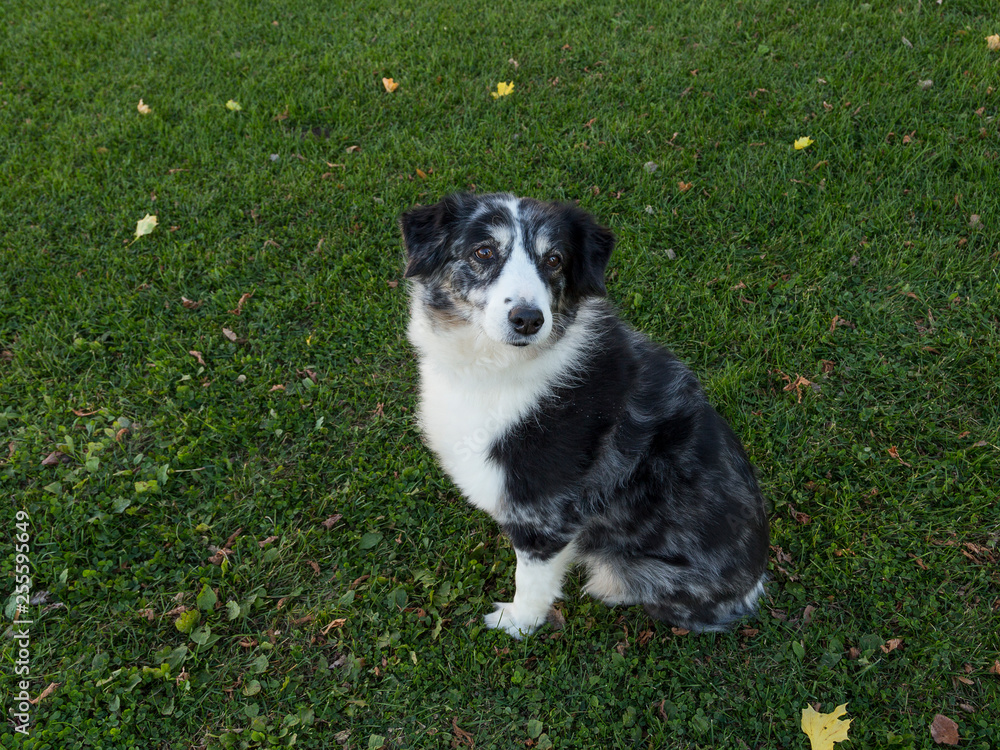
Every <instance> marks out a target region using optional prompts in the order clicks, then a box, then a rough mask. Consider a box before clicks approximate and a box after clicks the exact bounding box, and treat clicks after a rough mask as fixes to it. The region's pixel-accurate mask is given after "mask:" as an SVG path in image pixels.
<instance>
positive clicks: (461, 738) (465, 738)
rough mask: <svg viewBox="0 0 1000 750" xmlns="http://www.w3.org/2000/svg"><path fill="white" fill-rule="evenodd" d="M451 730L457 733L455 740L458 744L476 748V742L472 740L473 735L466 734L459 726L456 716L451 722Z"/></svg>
mask: <svg viewBox="0 0 1000 750" xmlns="http://www.w3.org/2000/svg"><path fill="white" fill-rule="evenodd" d="M451 728H452V729H453V730H454V731H455V740H456V742H457V744H461V745H465V744H468V746H469V747H475V746H476V742H475V740H474V739H473V738H472V735H471V734H469V733H468V732H466V731H465V730H464V729H462V728H461V727H459V726H458V717H457V716H454V717H452V720H451Z"/></svg>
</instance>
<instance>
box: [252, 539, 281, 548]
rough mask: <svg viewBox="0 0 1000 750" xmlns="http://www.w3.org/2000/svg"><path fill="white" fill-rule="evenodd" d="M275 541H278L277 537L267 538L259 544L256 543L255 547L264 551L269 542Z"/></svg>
mask: <svg viewBox="0 0 1000 750" xmlns="http://www.w3.org/2000/svg"><path fill="white" fill-rule="evenodd" d="M277 540H278V537H276V536H269V537H268V538H267V539H262V540H260V541H259V542H257V546H258V547H260V548H261V549H264V547H266V546H267V545H269V544H270V543H271V542H275V541H277Z"/></svg>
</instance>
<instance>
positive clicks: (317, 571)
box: [306, 560, 320, 620]
mask: <svg viewBox="0 0 1000 750" xmlns="http://www.w3.org/2000/svg"><path fill="white" fill-rule="evenodd" d="M306 562H307V563H309V567H310V568H312V569H313V573H315V574H316V575H319V574H320V567H319V563H318V562H316V561H315V560H306ZM307 616H308V617H309V619H310V620H311V619H312V615H307Z"/></svg>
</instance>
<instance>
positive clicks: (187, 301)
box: [181, 297, 202, 310]
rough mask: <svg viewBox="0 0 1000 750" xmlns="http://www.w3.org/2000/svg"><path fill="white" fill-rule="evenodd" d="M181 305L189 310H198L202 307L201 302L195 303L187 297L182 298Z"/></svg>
mask: <svg viewBox="0 0 1000 750" xmlns="http://www.w3.org/2000/svg"><path fill="white" fill-rule="evenodd" d="M181 304H182V305H184V307H185V308H187V309H188V310H197V309H198V308H199V307H201V305H202V302H201V300H198V301H197V302H195V301H194V300H192V299H188V298H187V297H181Z"/></svg>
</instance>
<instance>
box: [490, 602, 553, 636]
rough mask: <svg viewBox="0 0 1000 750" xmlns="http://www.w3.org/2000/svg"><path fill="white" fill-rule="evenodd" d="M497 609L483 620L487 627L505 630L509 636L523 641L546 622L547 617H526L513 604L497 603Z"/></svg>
mask: <svg viewBox="0 0 1000 750" xmlns="http://www.w3.org/2000/svg"><path fill="white" fill-rule="evenodd" d="M494 605H495V606H496V609H495V610H494V611H493V612H492V613H491V614H488V615H486V617H484V618H483V621H484V622H485V623H486V627H488V628H492V629H494V630H503V631H504V632H505V633H507V635H509V636H511V637H512V638H516V639H517V640H521V639H522V638H524V637H525V636H526V635H531V634H532V633H534V632H535V631H536V630H538V628H540V627H541V626H542V624H543V623H544V622H545V616H544V615H543V616H541V617H530V616H529V617H525V616H524V615H523V614H521V613H519V612H518V610H517V608H516V607H515V606H514V604H513V603H512V602H495V603H494Z"/></svg>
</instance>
